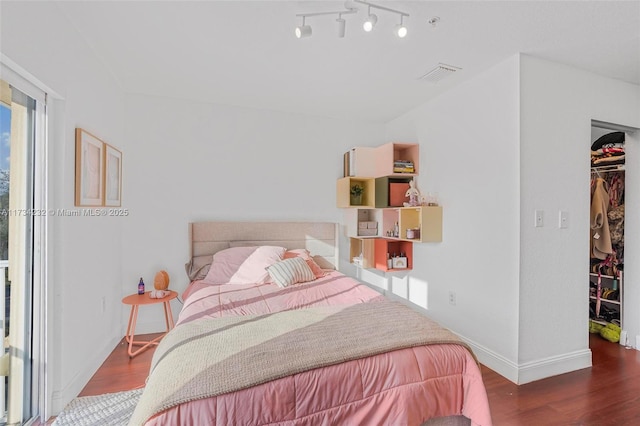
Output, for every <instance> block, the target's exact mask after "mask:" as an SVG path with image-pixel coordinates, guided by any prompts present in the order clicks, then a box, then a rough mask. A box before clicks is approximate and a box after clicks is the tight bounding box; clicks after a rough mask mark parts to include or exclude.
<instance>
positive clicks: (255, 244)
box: [130, 222, 491, 426]
mask: <svg viewBox="0 0 640 426" xmlns="http://www.w3.org/2000/svg"><path fill="white" fill-rule="evenodd" d="M337 232H338V226H337V224H334V223H325V222H197V223H191V224H189V239H190V257H189V262H188V263H187V264H186V271H187V275H188V276H189V279H190V284H189V286H188V287H187V288H186V290H185V291H184V293H183V300H184V305H183V307H182V309H181V311H180V314H179V315H178V319H177V321H176V327H175V328H174V329H173V330H172V331H171V332H169V333H168V334H167V335H166V336H165V337H164V338H163V340H162V341H161V342H160V344H159V346H158V347H157V349H156V351H155V353H154V355H153V360H152V363H151V368H150V372H149V377H148V379H147V383H146V385H145V389H144V391H143V393H142V396H141V399H140V402H139V403H138V405H137V407H136V410H135V412H134V414H133V416H132V418H131V422H130V424H131V425H143V424H144V425H149V426H159V425H272V424H278V425H336V424H338V425H429V426H431V425H469V424H471V425H482V426H487V425H491V415H490V411H489V405H488V401H487V396H486V390H485V388H484V384H483V382H482V376H481V374H480V370H479V366H478V363H477V360H476V358H475V356H474V355H473V353H472V351H471V349H470V348H469V347H468V346H467V345H466V344H465V343H464V342H462V341H461V340H460V339H459V338H458V337H457V336H455V335H454V334H453V333H451V332H450V331H449V330H446V329H444V328H442V327H440V326H439V325H438V324H436V323H435V322H433V321H431V320H430V319H428V318H427V317H425V316H424V315H422V314H420V313H418V312H416V311H414V310H413V309H411V308H409V307H408V306H406V305H404V304H401V303H398V302H393V301H390V300H389V299H387V298H386V297H384V296H382V295H381V294H380V293H379V292H377V291H375V290H373V289H372V288H370V287H368V286H367V285H365V284H363V283H361V282H359V281H357V280H355V279H353V278H351V277H348V276H346V275H344V274H342V273H340V272H339V271H338V270H337V267H338V259H339V256H338V247H337V240H338V235H337Z"/></svg>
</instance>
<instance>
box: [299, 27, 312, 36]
mask: <svg viewBox="0 0 640 426" xmlns="http://www.w3.org/2000/svg"><path fill="white" fill-rule="evenodd" d="M310 36H311V25H300V26H299V27H296V37H297V38H303V37H310Z"/></svg>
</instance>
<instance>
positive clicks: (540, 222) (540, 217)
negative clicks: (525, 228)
mask: <svg viewBox="0 0 640 426" xmlns="http://www.w3.org/2000/svg"><path fill="white" fill-rule="evenodd" d="M534 220H535V223H534V226H535V227H536V228H542V227H543V226H544V214H543V212H542V210H536V211H535V212H534Z"/></svg>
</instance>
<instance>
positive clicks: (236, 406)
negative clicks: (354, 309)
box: [147, 272, 491, 425]
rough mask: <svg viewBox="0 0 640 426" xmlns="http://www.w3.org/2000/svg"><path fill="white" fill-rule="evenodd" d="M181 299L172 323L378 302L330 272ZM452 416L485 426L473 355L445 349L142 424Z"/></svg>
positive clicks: (420, 350) (221, 398)
mask: <svg viewBox="0 0 640 426" xmlns="http://www.w3.org/2000/svg"><path fill="white" fill-rule="evenodd" d="M184 299H185V304H184V307H183V310H182V311H181V313H180V315H179V318H178V324H182V323H187V322H190V321H193V320H196V319H201V318H216V317H222V316H237V315H253V314H264V313H269V312H280V311H284V310H290V309H303V308H305V307H308V306H330V305H349V304H351V305H352V304H356V303H363V302H366V303H368V302H373V303H375V302H376V301H380V300H381V296H380V295H379V294H378V293H377V292H375V291H374V290H372V289H370V288H368V287H366V286H365V285H363V284H360V283H359V282H357V281H355V280H353V279H351V278H349V277H346V276H344V275H342V274H340V273H338V272H332V273H331V274H330V275H329V276H327V277H325V278H322V279H320V280H316V281H314V282H311V283H306V284H302V285H296V286H294V287H289V288H285V289H282V288H279V287H277V286H275V285H271V284H265V285H259V286H245V285H220V286H211V285H206V284H203V283H200V282H196V283H193V284H192V285H191V286H190V287H189V289H187V291H185V293H184ZM185 362H188V359H185ZM247 368H251V367H250V366H247ZM451 415H464V416H466V417H467V418H469V419H471V423H472V424H477V425H491V416H490V412H489V407H488V402H487V397H486V392H485V389H484V385H483V383H482V377H481V375H480V371H479V369H478V365H477V363H476V361H475V359H474V357H473V356H472V354H471V353H470V352H469V351H468V350H467V349H465V348H464V347H463V346H459V345H451V344H446V345H425V346H418V347H413V348H406V349H400V350H394V351H391V352H386V353H382V354H378V355H374V356H370V357H365V358H362V359H356V360H352V361H348V362H344V363H341V364H337V365H331V366H327V367H321V368H316V369H313V370H309V371H304V372H301V373H298V374H294V375H291V376H287V377H284V378H281V379H277V380H273V381H270V382H267V383H264V384H261V385H258V386H254V387H251V388H248V389H243V390H239V391H235V392H230V393H227V394H223V395H218V396H215V397H211V398H206V399H201V400H197V401H190V402H187V403H183V404H181V405H180V406H178V407H174V408H171V409H168V410H166V411H164V412H162V413H160V414H158V415H156V416H155V417H153V418H152V419H151V420H149V421H148V422H147V424H148V425H167V424H172V425H179V424H184V425H187V424H189V425H191V424H216V425H230V424H233V425H236V424H247V425H257V424H291V425H293V424H313V425H315V424H389V425H396V424H403V425H412V424H415V425H420V424H422V423H424V422H425V421H427V420H428V419H431V418H436V417H443V416H451Z"/></svg>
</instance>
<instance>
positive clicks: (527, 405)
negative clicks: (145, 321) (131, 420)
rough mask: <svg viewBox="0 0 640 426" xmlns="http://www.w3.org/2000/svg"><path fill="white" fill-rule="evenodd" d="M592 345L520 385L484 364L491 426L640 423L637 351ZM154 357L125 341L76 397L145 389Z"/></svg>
mask: <svg viewBox="0 0 640 426" xmlns="http://www.w3.org/2000/svg"><path fill="white" fill-rule="evenodd" d="M155 336H156V335H147V336H145V337H155ZM590 347H591V349H592V352H593V366H592V367H591V368H586V369H583V370H579V371H574V372H571V373H567V374H562V375H560V376H555V377H551V378H548V379H544V380H539V381H536V382H533V383H528V384H525V385H520V386H518V385H515V384H514V383H512V382H510V381H508V380H507V379H505V378H504V377H502V376H500V375H499V374H497V373H495V372H494V371H492V370H490V369H489V368H487V367H485V366H482V367H481V371H482V377H483V380H484V383H485V387H486V389H487V394H488V397H489V405H490V407H491V414H492V417H493V423H494V425H496V426H519V425H526V426H537V425H545V426H553V425H563V426H564V425H593V426H608V425H616V426H617V425H638V424H640V352H638V351H636V350H635V349H626V348H625V347H623V346H620V345H618V344H616V343H610V342H608V341H606V340H604V339H602V338H601V337H599V336H597V335H591V336H590ZM152 356H153V348H152V349H149V350H147V351H145V352H143V353H141V354H140V355H138V356H137V357H135V358H133V359H131V360H130V359H129V356H128V355H127V346H126V343H125V342H124V339H123V340H122V341H121V342H120V343H119V344H118V346H117V347H116V348H115V349H114V350H113V352H112V353H111V355H109V357H108V358H107V359H106V360H105V362H104V363H103V365H102V366H101V367H100V369H99V370H98V371H97V372H96V373H95V375H94V376H93V377H92V378H91V380H90V381H89V383H87V385H86V386H85V388H84V389H83V390H82V392H81V393H80V395H79V396H88V395H99V394H101V393H108V392H118V391H122V390H129V389H134V388H138V387H141V386H144V383H145V379H146V377H147V372H148V368H149V364H150V362H151V357H152ZM51 422H52V419H50V420H49V421H48V422H47V424H50V423H51Z"/></svg>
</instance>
